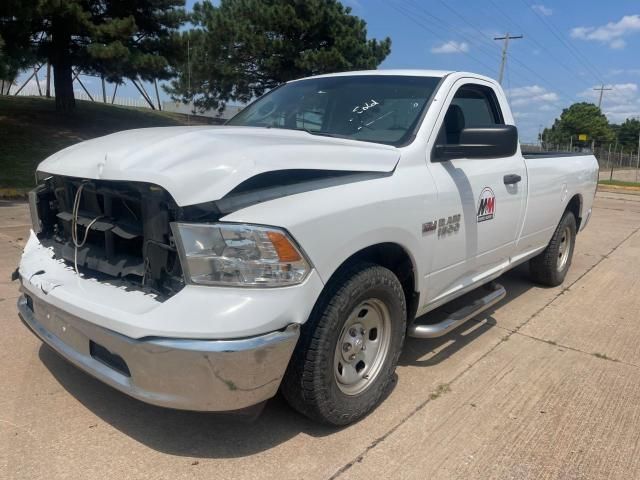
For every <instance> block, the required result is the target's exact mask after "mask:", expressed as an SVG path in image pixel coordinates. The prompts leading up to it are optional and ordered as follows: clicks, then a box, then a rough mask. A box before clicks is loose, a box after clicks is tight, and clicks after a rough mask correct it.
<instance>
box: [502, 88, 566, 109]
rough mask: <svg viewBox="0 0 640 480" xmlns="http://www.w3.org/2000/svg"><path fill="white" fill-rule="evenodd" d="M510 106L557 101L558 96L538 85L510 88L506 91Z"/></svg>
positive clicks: (535, 104) (541, 104)
mask: <svg viewBox="0 0 640 480" xmlns="http://www.w3.org/2000/svg"><path fill="white" fill-rule="evenodd" d="M507 95H508V96H509V101H510V103H511V106H512V107H524V106H529V107H533V106H539V107H542V106H544V105H546V104H549V103H554V102H557V101H558V99H559V97H558V94H557V93H555V92H550V91H549V90H547V89H546V88H544V87H541V86H540V85H529V86H526V87H517V88H512V89H511V90H509V91H508V92H507Z"/></svg>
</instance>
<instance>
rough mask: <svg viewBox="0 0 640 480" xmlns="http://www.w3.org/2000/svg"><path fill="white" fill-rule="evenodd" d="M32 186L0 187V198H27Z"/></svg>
mask: <svg viewBox="0 0 640 480" xmlns="http://www.w3.org/2000/svg"><path fill="white" fill-rule="evenodd" d="M29 190H31V188H0V200H26V199H27V196H28V195H29Z"/></svg>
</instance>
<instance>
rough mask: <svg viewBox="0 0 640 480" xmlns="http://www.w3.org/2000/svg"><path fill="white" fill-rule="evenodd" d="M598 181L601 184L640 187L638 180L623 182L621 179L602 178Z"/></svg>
mask: <svg viewBox="0 0 640 480" xmlns="http://www.w3.org/2000/svg"><path fill="white" fill-rule="evenodd" d="M598 183H599V184H600V185H611V186H613V187H637V188H640V183H638V182H623V181H621V180H600V181H599V182H598Z"/></svg>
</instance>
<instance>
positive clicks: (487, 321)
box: [399, 264, 535, 367]
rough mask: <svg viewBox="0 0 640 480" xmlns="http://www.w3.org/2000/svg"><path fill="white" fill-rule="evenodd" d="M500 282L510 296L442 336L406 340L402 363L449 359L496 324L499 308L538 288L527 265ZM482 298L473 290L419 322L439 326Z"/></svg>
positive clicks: (421, 363)
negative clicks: (448, 317)
mask: <svg viewBox="0 0 640 480" xmlns="http://www.w3.org/2000/svg"><path fill="white" fill-rule="evenodd" d="M497 282H498V283H500V284H502V285H503V286H504V287H505V288H506V290H507V295H506V297H505V298H504V299H503V300H502V301H500V302H499V303H497V304H496V305H494V306H493V307H492V308H489V309H488V310H485V311H484V312H482V313H481V314H480V315H478V316H477V317H475V318H474V319H472V320H469V321H468V322H467V323H465V324H464V325H462V326H460V327H458V328H457V329H455V330H453V331H452V332H449V333H448V334H447V335H445V336H443V337H440V338H433V339H419V338H409V337H407V340H406V341H405V345H404V350H403V352H402V356H401V357H400V361H399V364H400V365H404V366H408V365H413V366H425V367H428V366H432V365H436V364H438V363H440V362H443V361H445V360H447V359H448V358H449V357H451V356H453V355H455V353H456V352H458V351H460V350H461V349H462V348H464V347H466V346H467V345H469V344H470V343H472V342H473V341H474V340H475V339H476V338H478V337H480V336H481V335H482V334H484V333H485V332H487V331H489V330H490V329H491V328H493V327H494V326H495V325H496V321H495V319H494V318H493V317H492V315H493V313H494V312H495V311H496V310H497V309H499V308H500V307H501V306H503V305H505V304H507V303H509V302H511V301H513V300H515V299H516V298H518V297H519V296H520V295H522V294H524V293H525V292H527V291H528V290H529V289H531V288H532V287H534V286H535V285H534V284H533V283H532V282H531V280H530V279H529V270H528V264H525V265H521V266H519V267H516V268H515V269H513V270H511V271H509V272H507V273H506V274H504V275H502V276H501V277H499V278H498V279H497ZM482 295H484V292H483V291H482V289H476V290H473V291H471V292H469V293H467V294H466V295H463V296H462V297H460V298H457V299H455V300H453V301H452V302H449V303H448V304H446V305H443V306H441V307H439V308H437V309H435V310H433V311H432V312H429V313H427V314H426V315H423V316H422V317H419V318H418V323H437V322H439V321H442V320H444V319H445V318H446V317H447V316H448V315H449V314H450V313H452V312H454V311H456V310H457V309H459V308H461V307H463V306H464V305H466V304H468V303H470V302H472V301H473V300H474V299H476V298H477V297H479V296H482ZM506 334H507V332H505V335H506Z"/></svg>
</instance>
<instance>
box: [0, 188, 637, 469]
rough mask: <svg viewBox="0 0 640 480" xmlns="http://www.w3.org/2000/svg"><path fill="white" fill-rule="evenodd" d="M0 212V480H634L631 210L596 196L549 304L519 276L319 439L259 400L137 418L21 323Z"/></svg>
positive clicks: (21, 231)
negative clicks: (230, 408) (362, 415)
mask: <svg viewBox="0 0 640 480" xmlns="http://www.w3.org/2000/svg"><path fill="white" fill-rule="evenodd" d="M28 225H29V219H28V213H27V208H26V206H25V204H24V203H21V202H9V201H0V362H1V365H2V366H1V367H0V478H2V479H5V478H6V479H39V478H46V479H54V478H55V479H58V478H70V479H78V478H92V479H102V478H123V479H125V478H126V479H129V478H153V479H180V478H209V479H211V478H225V479H230V478H278V479H285V478H305V479H328V478H367V479H371V478H372V477H373V478H416V479H417V478H420V479H424V478H429V479H440V478H446V479H449V478H464V479H469V478H500V479H502V478H504V479H507V478H517V479H528V478H531V479H534V478H535V479H538V478H562V479H569V478H620V479H630V478H640V328H639V323H638V320H639V312H640V273H639V272H640V196H634V195H624V194H616V193H603V192H601V193H598V196H597V199H596V203H595V208H594V214H593V218H592V220H591V222H590V224H589V226H588V228H587V230H586V231H585V232H583V233H582V234H581V235H579V236H578V244H577V249H576V254H575V256H574V261H573V266H572V268H571V271H570V273H569V276H568V279H567V281H566V282H565V284H564V285H563V286H562V287H558V288H552V289H549V288H540V287H536V286H534V285H532V284H531V283H530V282H529V281H528V278H527V275H526V271H525V269H523V268H519V269H517V270H515V271H513V272H510V273H509V274H507V275H505V276H504V277H503V278H502V280H501V282H502V283H503V284H504V285H505V287H506V288H507V291H508V295H507V297H506V299H505V300H504V301H502V302H501V303H500V304H498V306H497V307H496V308H494V309H493V310H490V311H488V312H485V314H483V315H481V316H480V317H478V318H477V319H476V320H475V321H472V322H469V323H468V324H467V325H466V326H464V327H462V328H461V329H458V330H457V331H454V332H452V333H451V334H450V335H448V336H446V337H443V338H441V339H437V340H414V339H411V340H409V341H408V342H407V344H406V346H405V353H404V354H403V356H402V358H401V361H400V366H399V368H398V379H397V384H396V387H395V389H394V390H393V392H392V393H391V395H390V396H389V398H388V399H387V400H386V401H385V402H384V403H383V405H381V407H380V408H378V410H376V411H375V412H374V413H373V414H372V415H370V416H369V417H367V418H366V419H364V420H363V421H361V422H359V423H358V424H356V425H353V426H351V427H348V428H344V429H337V430H336V429H329V428H325V427H320V426H317V425H315V424H313V423H312V422H310V421H308V420H306V419H305V418H303V417H301V416H300V415H298V414H296V413H295V412H293V411H292V410H290V409H289V408H288V407H287V405H286V404H285V402H284V401H283V400H282V399H281V398H275V399H273V400H272V401H270V402H269V403H268V405H267V407H266V408H265V411H264V412H263V414H262V416H261V417H260V418H259V419H258V420H257V421H255V422H253V423H247V422H242V421H240V420H238V419H233V418H226V417H220V416H218V415H209V414H198V413H191V412H179V411H170V410H164V409H160V408H155V407H152V406H148V405H145V404H143V403H140V402H138V401H136V400H133V399H130V398H128V397H126V396H124V395H123V394H121V393H119V392H117V391H115V390H112V389H111V388H109V387H107V386H104V385H102V384H101V383H99V382H98V381H96V380H94V379H93V378H91V377H89V376H88V375H86V374H84V373H82V372H80V371H79V370H77V369H76V368H74V367H72V366H70V365H69V364H67V363H66V362H65V361H64V360H62V359H60V358H59V357H58V356H57V355H56V354H55V353H53V352H52V351H51V350H49V349H48V348H47V347H44V346H42V345H41V343H40V342H39V341H38V340H37V339H36V338H35V337H34V336H33V335H32V334H31V333H30V332H29V331H27V329H26V328H25V327H24V326H23V325H22V324H21V322H20V320H19V319H18V315H17V312H16V307H15V303H16V299H17V297H18V286H17V283H15V282H14V283H12V282H10V280H9V276H10V273H11V272H12V271H13V270H14V269H15V267H16V265H17V262H18V259H19V256H20V251H21V246H22V244H23V243H24V242H25V240H26V238H27V234H28V229H29V226H28Z"/></svg>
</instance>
